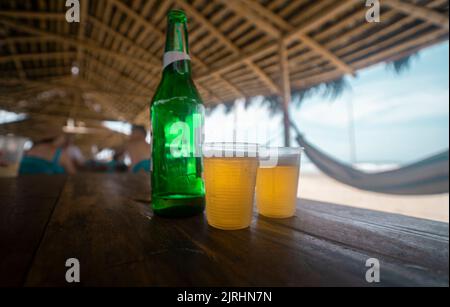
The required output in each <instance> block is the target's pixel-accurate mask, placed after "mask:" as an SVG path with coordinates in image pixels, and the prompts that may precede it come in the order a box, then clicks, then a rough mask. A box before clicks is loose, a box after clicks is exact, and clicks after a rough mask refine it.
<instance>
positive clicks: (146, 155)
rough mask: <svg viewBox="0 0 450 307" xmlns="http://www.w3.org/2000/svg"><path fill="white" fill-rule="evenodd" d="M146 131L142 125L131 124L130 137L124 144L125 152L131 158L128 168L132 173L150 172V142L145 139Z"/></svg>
mask: <svg viewBox="0 0 450 307" xmlns="http://www.w3.org/2000/svg"><path fill="white" fill-rule="evenodd" d="M146 137H147V131H146V130H145V128H144V127H143V126H137V125H135V126H133V128H132V129H131V135H130V139H129V140H128V142H127V144H126V145H125V152H126V153H127V154H128V156H129V157H130V160H131V165H130V170H131V171H132V172H133V173H139V172H142V171H144V172H148V173H149V172H150V156H151V149H150V144H148V143H147V142H146V141H145V138H146Z"/></svg>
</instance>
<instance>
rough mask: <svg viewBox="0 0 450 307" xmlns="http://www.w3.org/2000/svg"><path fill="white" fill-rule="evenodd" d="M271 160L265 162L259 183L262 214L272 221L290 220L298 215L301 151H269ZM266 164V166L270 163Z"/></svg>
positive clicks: (274, 148) (257, 186)
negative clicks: (273, 219) (296, 213)
mask: <svg viewBox="0 0 450 307" xmlns="http://www.w3.org/2000/svg"><path fill="white" fill-rule="evenodd" d="M265 149H266V152H268V153H270V158H271V159H270V160H268V161H272V162H273V161H274V160H275V161H276V163H270V165H269V164H267V163H264V161H263V159H262V160H261V164H260V167H259V169H258V176H257V180H256V206H257V208H258V212H259V213H260V214H262V215H264V216H267V217H272V218H287V217H291V216H293V215H294V214H295V207H296V203H297V187H298V177H299V173H300V155H301V151H302V149H301V148H289V147H266V148H265ZM268 161H266V162H268Z"/></svg>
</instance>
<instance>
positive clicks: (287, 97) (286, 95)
mask: <svg viewBox="0 0 450 307" xmlns="http://www.w3.org/2000/svg"><path fill="white" fill-rule="evenodd" d="M279 52H280V68H281V91H282V100H283V101H282V106H283V126H284V146H286V147H289V146H290V145H291V133H290V128H291V125H290V116H289V103H290V102H291V84H290V80H289V65H288V57H287V48H286V44H285V43H284V41H280V51H279Z"/></svg>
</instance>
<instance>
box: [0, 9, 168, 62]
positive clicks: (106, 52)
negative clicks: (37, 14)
mask: <svg viewBox="0 0 450 307" xmlns="http://www.w3.org/2000/svg"><path fill="white" fill-rule="evenodd" d="M0 23H2V24H4V25H6V26H8V27H10V28H14V29H16V30H20V31H23V32H27V33H30V34H33V35H38V36H46V37H51V38H53V39H54V40H55V41H58V42H61V43H67V44H69V45H72V46H74V47H79V46H81V47H83V48H84V49H86V50H89V51H91V52H93V53H97V54H103V55H104V56H107V57H113V58H116V59H117V60H119V61H123V62H127V63H130V62H131V63H133V64H135V65H136V66H138V67H141V68H147V69H155V65H157V64H156V63H151V62H149V61H143V60H140V59H136V58H134V57H130V56H128V55H124V54H122V53H119V52H114V51H111V50H109V49H105V48H102V47H98V46H97V45H95V44H92V43H88V42H85V41H80V40H78V39H73V38H69V37H65V36H63V35H59V34H54V33H51V32H48V31H44V30H39V29H36V28H33V27H31V26H28V25H24V24H20V23H17V22H13V21H10V20H6V19H5V18H2V19H0ZM158 65H160V63H159V64H158Z"/></svg>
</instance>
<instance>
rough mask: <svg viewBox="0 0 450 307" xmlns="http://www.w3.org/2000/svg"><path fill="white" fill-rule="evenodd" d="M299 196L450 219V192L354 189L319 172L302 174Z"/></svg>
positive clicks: (372, 208) (412, 214) (444, 219)
mask: <svg viewBox="0 0 450 307" xmlns="http://www.w3.org/2000/svg"><path fill="white" fill-rule="evenodd" d="M299 197H302V198H307V199H312V200H318V201H324V202H329V203H334V204H339V205H345V206H351V207H358V208H365V209H371V210H378V211H384V212H390V213H397V214H402V215H407V216H413V217H418V218H424V219H429V220H435V221H441V222H446V223H448V222H449V194H442V195H432V196H396V195H386V194H378V193H372V192H365V191H361V190H358V189H354V188H352V187H349V186H346V185H343V184H341V183H339V182H337V181H335V180H333V179H330V178H329V177H326V176H325V175H322V174H320V173H302V174H301V177H300V182H299Z"/></svg>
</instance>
